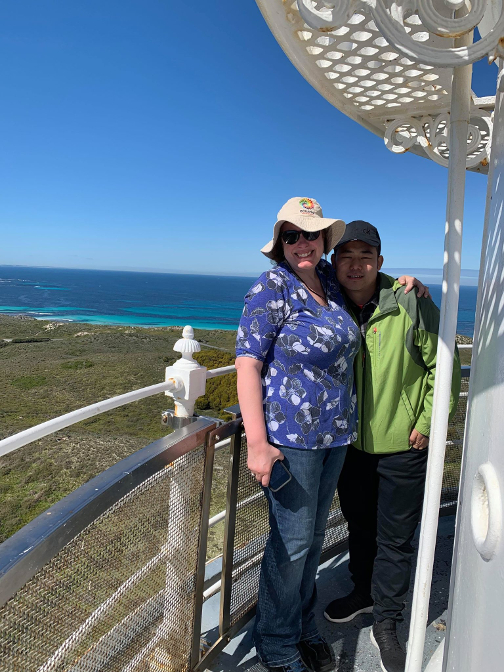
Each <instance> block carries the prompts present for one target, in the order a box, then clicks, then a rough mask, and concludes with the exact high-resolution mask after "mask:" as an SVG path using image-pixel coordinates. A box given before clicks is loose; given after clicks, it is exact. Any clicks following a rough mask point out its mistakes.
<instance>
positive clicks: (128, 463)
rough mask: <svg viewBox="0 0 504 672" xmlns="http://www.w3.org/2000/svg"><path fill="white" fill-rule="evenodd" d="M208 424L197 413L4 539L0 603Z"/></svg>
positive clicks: (200, 436)
mask: <svg viewBox="0 0 504 672" xmlns="http://www.w3.org/2000/svg"><path fill="white" fill-rule="evenodd" d="M214 427H215V424H214V423H212V422H211V421H210V420H208V419H203V418H202V419H200V420H197V421H196V422H193V423H192V424H190V425H187V427H183V428H182V429H178V430H176V431H175V432H173V433H172V434H169V435H167V436H165V437H163V438H162V439H158V440H157V441H154V442H153V443H151V444H149V445H148V446H146V447H145V448H142V449H141V450H139V451H137V452H136V453H133V454H132V455H129V456H128V457H126V458H124V459H123V460H121V461H120V462H118V463H117V464H115V465H114V466H112V467H110V468H109V469H106V470H105V471H104V472H102V473H101V474H99V475H98V476H95V478H92V479H91V480H90V481H88V482H87V483H85V484H84V485H82V486H81V487H80V488H78V489H77V490H75V491H74V492H71V493H70V494H69V495H67V496H66V497H64V498H63V499H61V500H60V501H59V502H57V503H56V504H54V505H53V506H52V507H51V508H50V509H49V510H48V511H46V512H44V514H41V515H40V516H38V518H35V519H34V520H32V521H31V522H30V523H28V524H27V525H25V526H24V527H23V528H21V529H20V530H19V531H18V532H15V533H14V534H13V535H12V537H9V538H8V539H7V540H6V541H4V542H3V544H2V554H1V555H0V606H2V605H3V604H5V602H7V600H8V599H10V597H12V596H13V595H14V594H15V593H16V591H17V590H18V589H19V588H20V587H21V586H23V585H24V584H25V583H26V581H28V579H30V578H31V577H32V576H34V575H35V573H36V572H37V571H38V570H39V569H40V568H41V567H42V566H43V565H44V564H45V563H47V562H48V561H49V560H51V559H52V558H53V557H54V556H55V555H56V554H57V553H58V552H59V551H60V550H61V549H62V548H63V547H64V546H65V545H66V544H68V543H69V542H70V541H71V540H72V539H73V538H74V537H76V536H77V534H79V532H81V531H82V530H83V529H84V528H85V527H86V526H87V525H89V524H90V523H91V522H92V521H93V520H95V519H96V518H97V517H98V516H99V515H101V514H102V513H103V512H104V511H105V510H107V509H108V508H110V507H111V506H113V504H115V502H117V501H119V500H120V499H121V498H122V497H124V496H125V495H126V494H127V493H129V492H131V491H132V490H133V489H134V488H135V487H136V486H137V485H138V484H140V483H142V482H144V481H145V480H146V478H148V477H149V476H150V475H152V474H154V473H157V472H158V471H159V465H160V464H162V465H170V464H171V463H172V462H174V461H175V460H176V459H177V458H178V457H180V456H182V455H185V454H186V453H187V452H189V451H190V450H193V449H194V448H195V447H196V446H199V445H201V444H202V443H203V442H204V440H205V437H206V436H207V434H208V432H209V431H210V430H211V429H212V428H214ZM49 513H50V515H48V514H49ZM28 551H29V553H28Z"/></svg>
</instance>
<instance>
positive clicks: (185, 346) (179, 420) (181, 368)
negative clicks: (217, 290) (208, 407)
mask: <svg viewBox="0 0 504 672" xmlns="http://www.w3.org/2000/svg"><path fill="white" fill-rule="evenodd" d="M173 349H174V350H175V352H180V353H181V355H182V357H181V358H180V359H178V360H177V361H176V362H175V364H173V365H172V366H167V367H166V371H165V380H166V381H169V380H172V379H173V380H176V381H178V382H179V383H180V384H179V386H178V387H177V388H176V389H175V390H173V391H171V390H170V391H168V392H166V395H167V396H169V397H173V399H174V401H175V411H174V413H173V416H171V412H170V417H168V416H167V414H168V411H166V413H165V414H166V416H167V417H166V418H165V420H166V421H165V420H164V421H165V424H169V425H171V426H172V428H173V429H180V427H184V426H185V425H188V424H189V423H190V422H192V421H193V419H194V404H195V403H196V399H197V398H198V397H202V396H203V395H204V394H205V390H206V373H207V370H206V367H205V366H201V364H198V362H197V361H196V360H195V359H194V357H193V353H194V352H199V351H200V350H201V347H200V344H199V343H198V341H196V340H195V339H194V330H193V328H192V327H191V326H190V325H187V326H185V327H184V330H183V331H182V338H180V339H179V340H178V341H177V342H176V343H175V345H174V346H173Z"/></svg>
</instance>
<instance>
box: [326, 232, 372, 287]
mask: <svg viewBox="0 0 504 672" xmlns="http://www.w3.org/2000/svg"><path fill="white" fill-rule="evenodd" d="M331 261H332V265H333V266H334V268H335V270H336V276H337V278H338V280H339V283H340V284H341V285H342V286H343V287H344V288H345V289H347V290H349V291H353V292H362V291H367V290H369V291H371V290H372V291H373V292H374V289H375V287H376V278H377V275H378V271H379V270H380V268H381V267H382V264H383V257H382V255H381V254H380V256H378V249H377V248H376V247H373V246H372V245H369V244H368V243H364V242H363V241H362V240H351V241H349V242H348V243H345V244H344V245H342V246H341V247H339V248H338V250H337V251H336V252H334V253H333V255H332V257H331Z"/></svg>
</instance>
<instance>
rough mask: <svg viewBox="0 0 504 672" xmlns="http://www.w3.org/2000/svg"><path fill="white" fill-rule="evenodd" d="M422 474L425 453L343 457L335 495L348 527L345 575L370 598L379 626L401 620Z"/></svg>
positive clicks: (350, 452) (357, 452)
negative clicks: (381, 623)
mask: <svg viewBox="0 0 504 672" xmlns="http://www.w3.org/2000/svg"><path fill="white" fill-rule="evenodd" d="M426 468H427V450H416V449H414V448H412V449H410V450H407V451H405V452H402V453H390V454H382V455H372V454H370V453H365V452H363V451H361V450H357V449H356V448H354V447H353V446H350V447H349V448H348V451H347V455H346V459H345V464H344V465H343V470H342V472H341V475H340V478H339V483H338V493H339V498H340V504H341V510H342V512H343V515H344V516H345V518H346V520H347V522H348V530H349V552H350V563H349V569H350V572H351V574H352V580H353V582H354V584H355V587H356V589H357V590H359V591H362V592H363V593H366V594H369V593H371V595H372V596H373V599H374V601H375V606H374V610H373V614H374V617H375V619H376V620H377V621H383V620H385V619H386V618H391V619H393V620H396V621H399V620H402V610H403V609H404V597H405V595H406V593H407V592H408V589H409V584H410V577H411V558H412V556H413V548H412V546H411V541H412V539H413V535H414V533H415V529H416V526H417V524H418V521H419V520H420V516H421V513H422V503H423V494H424V486H425V472H426Z"/></svg>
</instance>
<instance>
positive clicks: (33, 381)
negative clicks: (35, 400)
mask: <svg viewBox="0 0 504 672" xmlns="http://www.w3.org/2000/svg"><path fill="white" fill-rule="evenodd" d="M46 383H47V378H46V377H45V376H41V375H38V376H19V377H18V378H14V380H12V381H11V385H13V386H14V387H17V388H18V389H20V390H31V389H32V388H33V387H41V386H42V385H45V384H46Z"/></svg>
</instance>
